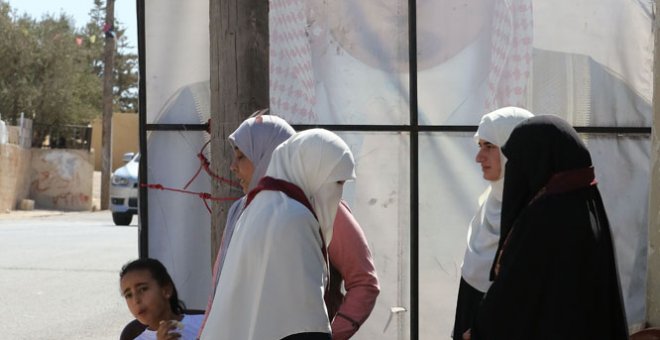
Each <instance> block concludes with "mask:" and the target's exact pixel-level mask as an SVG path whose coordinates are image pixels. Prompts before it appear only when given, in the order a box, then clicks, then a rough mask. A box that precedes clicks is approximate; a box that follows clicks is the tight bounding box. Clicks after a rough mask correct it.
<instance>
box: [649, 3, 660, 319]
mask: <svg viewBox="0 0 660 340" xmlns="http://www.w3.org/2000/svg"><path fill="white" fill-rule="evenodd" d="M658 6H660V0H656V1H655V7H656V8H659V7H658ZM659 28H660V18H658V16H656V17H655V22H654V31H655V47H656V48H655V56H654V62H653V127H652V129H651V131H652V132H651V183H650V186H649V188H650V190H651V192H650V193H649V243H648V245H649V249H648V264H647V279H646V319H647V322H648V324H649V326H652V327H660V290H659V289H658V287H660V135H659V134H658V130H659V129H660V50H659V49H658V47H660V32H659V31H658V29H659Z"/></svg>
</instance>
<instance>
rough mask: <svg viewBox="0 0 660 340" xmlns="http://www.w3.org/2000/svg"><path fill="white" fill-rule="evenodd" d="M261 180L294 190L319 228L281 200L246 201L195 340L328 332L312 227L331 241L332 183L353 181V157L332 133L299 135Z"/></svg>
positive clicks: (335, 190) (274, 195) (321, 262)
mask: <svg viewBox="0 0 660 340" xmlns="http://www.w3.org/2000/svg"><path fill="white" fill-rule="evenodd" d="M266 175H268V176H272V177H275V178H279V179H282V180H285V181H288V182H290V183H293V184H295V185H297V186H298V187H300V188H301V189H302V191H303V192H304V193H305V195H306V196H307V197H308V199H309V200H310V202H311V203H312V205H313V207H314V210H315V211H316V214H317V216H318V217H319V221H317V220H316V219H315V218H314V215H313V214H312V213H311V212H310V211H309V210H308V209H307V208H306V207H305V206H303V205H302V204H300V203H298V202H296V201H295V200H293V199H291V198H289V197H288V196H286V195H285V194H284V193H281V192H277V191H268V190H265V191H261V192H259V193H258V194H257V195H256V196H255V197H254V199H253V200H252V202H251V203H250V204H249V205H248V206H247V207H246V208H245V210H244V211H243V213H242V214H241V215H240V217H239V219H238V221H237V223H236V227H235V231H234V235H233V237H232V240H231V243H230V244H229V247H228V249H227V254H226V257H225V263H224V265H223V269H222V275H220V278H219V282H218V286H219V287H222V288H221V289H218V290H217V292H216V294H215V297H214V298H213V302H212V308H211V310H210V312H209V315H208V318H207V322H206V326H205V327H204V329H203V331H202V334H201V339H202V340H207V339H213V340H235V339H245V340H270V339H272V340H277V339H282V338H284V337H286V336H289V335H292V334H297V333H304V332H321V333H328V334H329V333H330V332H331V331H330V322H329V320H328V315H327V312H326V309H325V304H324V301H323V293H324V290H325V284H326V280H327V275H328V273H327V271H326V268H327V267H326V263H325V259H324V257H323V253H322V250H321V249H322V246H323V244H322V242H321V235H320V233H319V228H321V229H330V230H324V231H323V233H324V234H328V233H329V234H330V235H331V228H332V223H333V220H334V215H335V214H336V211H337V206H338V205H339V199H340V196H341V185H339V184H338V183H337V181H345V180H348V179H352V178H354V176H355V175H354V161H353V156H352V154H351V152H350V150H349V148H348V146H346V144H345V143H344V142H343V141H342V140H341V139H340V138H339V137H337V136H336V135H335V134H333V133H331V132H329V131H326V130H320V129H313V130H308V131H303V132H300V133H298V134H296V135H294V136H293V137H291V138H289V139H288V140H287V141H285V142H284V143H282V144H281V145H280V146H279V147H278V148H277V149H275V151H274V152H273V155H272V159H271V165H270V166H269V168H268V170H267V172H266ZM328 221H329V222H328ZM328 223H329V224H328ZM328 226H329V227H328ZM324 238H325V239H326V241H328V240H330V237H327V238H326V237H325V235H324Z"/></svg>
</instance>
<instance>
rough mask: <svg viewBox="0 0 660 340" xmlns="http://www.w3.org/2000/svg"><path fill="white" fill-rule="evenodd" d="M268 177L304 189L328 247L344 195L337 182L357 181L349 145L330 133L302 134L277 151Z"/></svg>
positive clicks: (310, 131) (320, 131) (308, 131)
mask: <svg viewBox="0 0 660 340" xmlns="http://www.w3.org/2000/svg"><path fill="white" fill-rule="evenodd" d="M266 176H270V177H274V178H279V179H282V180H285V181H287V182H291V183H293V184H295V185H297V186H298V187H300V189H302V191H303V192H304V193H305V195H306V196H307V198H308V199H309V202H310V203H311V204H312V207H314V212H315V213H316V216H317V217H318V220H319V224H320V225H321V230H322V231H323V237H324V239H325V243H326V244H325V245H326V246H327V245H328V244H329V243H330V240H331V239H332V225H333V223H334V220H335V215H336V213H337V206H338V205H339V200H340V199H341V193H342V190H341V189H342V186H341V185H338V183H337V182H338V181H342V182H343V181H347V180H351V179H354V178H355V161H354V160H353V154H352V153H351V150H350V149H349V148H348V145H346V143H345V142H344V141H343V140H342V139H341V138H339V136H337V135H335V134H334V133H332V132H330V131H327V130H323V129H311V130H306V131H303V132H299V133H298V134H296V135H295V136H294V137H292V138H290V139H289V140H287V141H286V142H284V143H282V144H281V145H280V146H279V147H278V148H277V149H275V151H274V152H273V158H272V160H271V162H270V165H269V166H268V170H267V171H266Z"/></svg>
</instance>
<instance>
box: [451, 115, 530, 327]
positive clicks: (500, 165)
mask: <svg viewBox="0 0 660 340" xmlns="http://www.w3.org/2000/svg"><path fill="white" fill-rule="evenodd" d="M532 116H533V114H532V113H530V112H529V111H527V110H524V109H521V108H518V107H505V108H501V109H498V110H495V111H493V112H490V113H488V114H486V115H484V116H483V117H482V118H481V122H480V123H479V128H478V129H477V133H476V134H475V135H474V138H475V139H476V140H477V142H478V144H479V152H478V153H477V156H476V162H477V163H479V164H480V165H481V170H482V171H483V177H484V179H485V180H487V181H489V182H490V186H489V187H488V188H487V189H486V192H484V195H482V197H485V200H484V201H483V202H482V203H481V205H480V206H479V210H478V211H477V214H476V215H475V216H474V217H473V218H472V221H470V228H469V229H468V240H467V241H468V243H467V248H466V250H465V257H464V259H463V265H462V267H461V283H460V286H459V290H458V302H457V304H456V318H455V321H454V332H453V338H454V339H462V337H463V333H464V332H465V331H467V330H468V329H469V328H470V327H471V326H472V322H473V321H474V318H475V316H476V313H477V308H478V307H479V303H480V302H481V299H482V298H483V295H484V293H485V292H486V291H487V290H488V288H489V287H490V284H491V280H490V270H491V266H492V264H493V260H494V259H495V252H496V251H497V246H498V242H499V239H500V214H501V212H502V190H503V187H504V166H505V165H506V157H504V155H503V154H502V151H501V150H500V147H502V146H503V145H504V144H505V143H506V141H507V139H509V135H510V134H511V131H512V130H513V128H514V127H516V125H518V123H520V122H521V121H523V120H525V119H527V118H530V117H532Z"/></svg>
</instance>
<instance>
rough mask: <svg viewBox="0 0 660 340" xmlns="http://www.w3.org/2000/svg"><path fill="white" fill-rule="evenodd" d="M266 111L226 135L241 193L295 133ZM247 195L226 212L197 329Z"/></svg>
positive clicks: (254, 180) (249, 187)
mask: <svg viewBox="0 0 660 340" xmlns="http://www.w3.org/2000/svg"><path fill="white" fill-rule="evenodd" d="M267 112H268V109H263V110H258V111H256V112H255V113H253V114H252V117H250V118H248V119H246V120H245V121H243V123H241V125H240V126H239V127H238V128H237V129H236V131H234V132H233V133H232V134H231V135H229V137H228V139H229V143H231V145H232V147H233V149H234V160H233V161H232V164H231V167H232V170H233V171H234V172H235V173H236V175H237V177H238V178H239V181H240V184H241V187H242V190H243V193H244V194H247V193H248V192H250V190H252V189H254V187H256V186H257V183H258V182H259V179H261V177H263V176H264V175H265V174H266V169H267V168H268V164H269V163H270V158H271V155H272V153H273V150H275V147H276V146H278V145H280V144H281V143H282V142H284V141H285V140H287V139H289V137H291V136H293V135H294V134H295V133H296V131H295V130H294V129H293V128H292V127H291V125H289V123H287V122H286V121H285V120H284V119H282V118H280V117H277V116H271V115H268V114H266V113H267ZM246 169H249V170H246ZM246 198H247V196H243V197H241V198H240V199H238V200H237V201H236V202H234V204H232V205H231V207H230V208H229V212H228V213H227V222H226V224H225V229H224V232H223V234H222V241H221V242H220V249H219V251H218V255H217V256H216V259H215V263H214V265H213V281H212V287H211V294H210V295H209V301H208V304H207V306H206V312H205V313H204V314H205V319H204V321H203V322H202V326H201V328H200V332H201V331H202V330H203V329H204V326H205V323H206V318H207V317H208V315H209V312H210V310H211V303H212V302H213V297H214V296H215V290H216V289H217V286H218V279H219V278H220V273H221V272H222V265H223V263H224V260H225V255H226V253H227V248H228V247H229V243H230V242H231V238H232V235H233V233H234V228H235V227H236V221H238V217H239V216H240V215H241V212H242V211H243V208H244V207H245V200H246ZM200 334H201V333H200Z"/></svg>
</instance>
